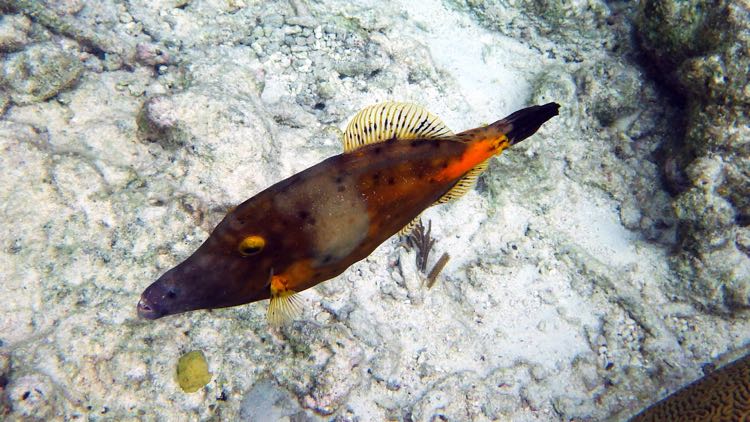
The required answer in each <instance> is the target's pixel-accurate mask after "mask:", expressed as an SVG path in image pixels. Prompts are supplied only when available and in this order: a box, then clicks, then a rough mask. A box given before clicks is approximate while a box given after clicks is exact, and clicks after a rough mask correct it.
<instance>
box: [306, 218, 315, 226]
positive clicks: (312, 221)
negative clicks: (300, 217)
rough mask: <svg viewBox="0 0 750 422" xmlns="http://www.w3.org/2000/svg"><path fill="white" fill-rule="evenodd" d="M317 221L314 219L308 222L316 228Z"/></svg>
mask: <svg viewBox="0 0 750 422" xmlns="http://www.w3.org/2000/svg"><path fill="white" fill-rule="evenodd" d="M316 222H317V221H316V220H315V219H314V218H311V219H309V220H307V224H309V225H311V226H314V225H315V223H316Z"/></svg>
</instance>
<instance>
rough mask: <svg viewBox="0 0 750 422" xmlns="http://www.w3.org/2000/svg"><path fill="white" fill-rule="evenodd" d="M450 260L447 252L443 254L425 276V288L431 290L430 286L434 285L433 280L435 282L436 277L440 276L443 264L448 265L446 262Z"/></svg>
mask: <svg viewBox="0 0 750 422" xmlns="http://www.w3.org/2000/svg"><path fill="white" fill-rule="evenodd" d="M449 259H450V255H448V252H443V255H441V256H440V259H438V262H436V263H435V266H434V267H432V270H430V274H429V275H428V276H427V283H426V284H427V288H428V289H431V288H432V285H433V284H435V280H437V276H438V275H439V274H440V271H443V268H445V264H447V263H448V260H449Z"/></svg>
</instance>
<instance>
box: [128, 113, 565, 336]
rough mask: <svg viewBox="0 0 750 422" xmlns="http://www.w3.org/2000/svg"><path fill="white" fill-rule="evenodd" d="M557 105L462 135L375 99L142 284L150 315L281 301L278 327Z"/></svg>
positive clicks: (271, 313) (271, 316) (460, 190)
mask: <svg viewBox="0 0 750 422" xmlns="http://www.w3.org/2000/svg"><path fill="white" fill-rule="evenodd" d="M559 108H560V105H559V104H557V103H548V104H544V105H535V106H531V107H527V108H524V109H521V110H519V111H516V112H514V113H512V114H510V115H509V116H507V117H505V118H504V119H501V120H498V121H496V122H494V123H492V124H489V125H485V126H481V127H477V128H475V129H471V130H467V131H464V132H461V133H458V134H454V133H453V132H452V131H451V130H450V129H448V128H447V126H446V125H445V124H444V123H443V122H442V121H441V120H440V119H439V118H438V117H437V116H435V115H433V114H432V113H430V112H429V111H427V110H426V109H424V108H423V107H421V106H419V105H417V104H411V103H397V102H386V103H379V104H375V105H371V106H368V107H365V108H364V109H362V110H361V111H359V112H358V113H357V114H356V115H355V116H354V117H353V118H352V119H351V121H350V122H349V124H348V126H347V128H346V130H345V132H344V133H343V136H342V141H343V147H344V152H343V153H342V154H339V155H335V156H333V157H330V158H328V159H326V160H323V161H322V162H320V163H318V164H316V165H313V166H312V167H310V168H308V169H306V170H303V171H302V172H300V173H297V174H295V175H292V176H291V177H289V178H287V179H285V180H282V181H280V182H278V183H276V184H274V185H273V186H271V187H269V188H267V189H265V190H264V191H262V192H260V193H258V194H257V195H255V196H253V197H252V198H250V199H248V200H246V201H245V202H243V203H241V204H239V205H238V206H237V207H235V208H234V209H233V210H231V211H230V212H229V213H227V215H226V216H225V217H224V219H223V220H222V221H221V222H219V224H218V225H217V226H216V227H215V228H214V230H213V231H212V232H211V234H210V235H209V236H208V238H207V239H206V240H205V242H204V243H203V244H202V245H201V246H200V247H198V249H197V250H196V251H195V252H194V253H193V254H192V255H190V256H189V257H188V258H187V259H185V260H184V261H183V262H182V263H180V264H178V265H177V266H176V267H174V268H172V269H170V270H168V271H167V272H165V273H164V274H163V275H161V277H159V278H158V279H157V280H156V281H154V282H153V283H152V284H151V285H150V286H148V287H147V288H146V289H145V290H144V291H143V293H142V295H141V297H140V300H139V302H138V305H137V313H138V315H139V316H140V317H141V318H145V319H150V320H153V319H158V318H161V317H165V316H168V315H174V314H180V313H183V312H188V311H195V310H199V309H214V308H226V307H232V306H238V305H244V304H248V303H252V302H256V301H261V300H266V299H270V302H269V306H268V311H267V317H268V321H269V323H271V324H272V325H280V324H283V323H285V322H288V321H290V320H293V319H294V318H296V317H297V316H298V315H299V314H300V312H301V311H302V304H301V300H300V299H299V296H298V295H297V293H299V292H301V291H303V290H306V289H309V288H311V287H313V286H315V285H317V284H318V283H321V282H323V281H326V280H330V279H332V278H334V277H336V276H338V275H340V274H341V273H343V272H344V271H345V270H346V269H347V268H349V267H350V266H351V265H352V264H354V263H356V262H358V261H360V260H362V259H364V258H366V257H367V256H368V255H370V253H372V251H373V250H375V248H376V247H378V246H379V245H380V244H381V243H383V242H384V241H386V240H387V239H388V238H390V237H391V236H393V235H394V234H396V233H399V232H401V233H406V232H408V231H409V230H410V229H411V228H412V227H413V225H414V224H415V222H416V221H417V220H418V218H419V215H420V213H422V211H424V210H425V209H426V208H428V207H430V206H431V205H433V204H438V203H444V202H448V201H452V200H455V199H457V198H459V197H461V196H462V195H463V194H465V193H466V192H467V191H469V190H470V189H472V188H473V186H474V184H475V182H476V180H477V177H478V176H479V175H480V174H481V173H482V172H483V171H484V170H485V169H486V168H487V165H488V162H489V160H490V159H491V158H492V157H493V156H496V155H498V154H500V153H502V152H503V150H505V149H506V148H508V147H510V146H512V145H515V144H517V143H519V142H521V141H523V140H524V139H526V138H528V137H530V136H531V135H533V134H534V133H536V131H537V130H538V129H539V128H540V127H541V126H542V124H544V123H545V122H547V121H548V120H550V119H551V118H553V117H554V116H557V115H558V114H559Z"/></svg>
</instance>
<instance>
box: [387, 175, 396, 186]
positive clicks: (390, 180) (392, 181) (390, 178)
mask: <svg viewBox="0 0 750 422" xmlns="http://www.w3.org/2000/svg"><path fill="white" fill-rule="evenodd" d="M388 184H389V185H391V186H393V185H395V184H396V179H394V178H393V177H389V178H388Z"/></svg>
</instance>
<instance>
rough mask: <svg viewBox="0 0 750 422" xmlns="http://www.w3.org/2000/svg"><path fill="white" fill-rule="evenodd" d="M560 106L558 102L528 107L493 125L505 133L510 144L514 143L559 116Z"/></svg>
mask: <svg viewBox="0 0 750 422" xmlns="http://www.w3.org/2000/svg"><path fill="white" fill-rule="evenodd" d="M559 108H560V104H557V103H547V104H545V105H540V106H538V105H537V106H531V107H527V108H524V109H521V110H518V111H516V112H515V113H513V114H511V115H510V116H508V117H506V118H504V119H502V120H498V121H497V122H495V123H493V124H492V126H496V127H498V128H499V129H500V130H501V131H502V132H503V133H505V136H507V137H508V139H509V140H510V144H511V145H514V144H517V143H519V142H521V141H523V140H524V139H526V138H528V137H529V136H531V135H533V134H534V133H535V132H536V131H537V130H539V127H540V126H542V124H544V122H546V121H547V120H549V119H551V118H553V117H555V116H557V114H558V109H559Z"/></svg>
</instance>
